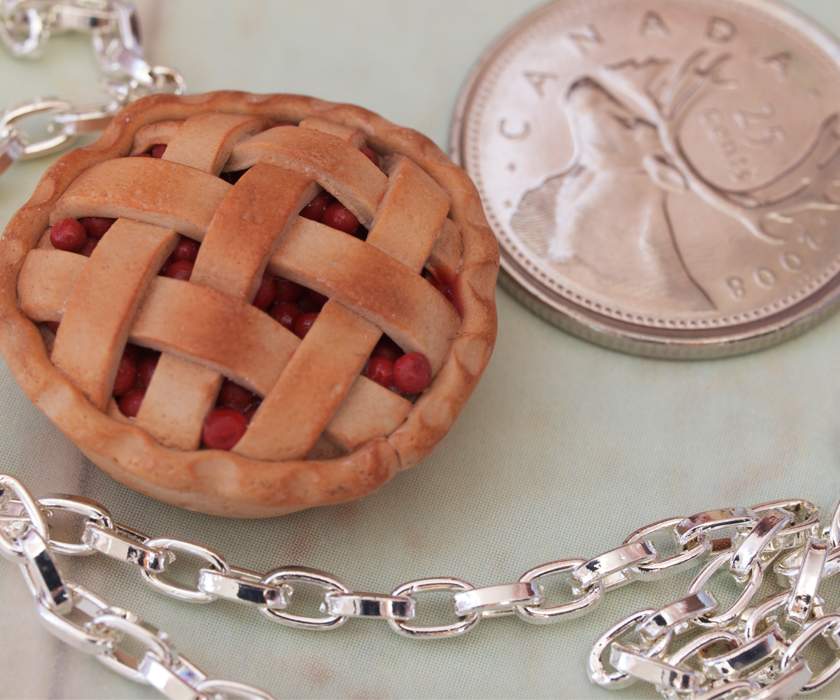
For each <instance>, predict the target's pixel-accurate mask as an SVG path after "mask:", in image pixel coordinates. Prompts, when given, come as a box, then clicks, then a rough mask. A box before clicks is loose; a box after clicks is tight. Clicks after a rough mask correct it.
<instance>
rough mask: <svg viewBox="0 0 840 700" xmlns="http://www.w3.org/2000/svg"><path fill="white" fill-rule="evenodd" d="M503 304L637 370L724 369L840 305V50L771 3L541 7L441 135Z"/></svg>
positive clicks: (495, 49)
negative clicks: (635, 360)
mask: <svg viewBox="0 0 840 700" xmlns="http://www.w3.org/2000/svg"><path fill="white" fill-rule="evenodd" d="M451 148H452V153H453V156H454V157H455V159H456V161H458V162H459V163H460V164H461V165H462V166H463V167H464V168H465V169H466V170H467V172H468V173H469V174H470V175H471V176H472V178H473V180H474V181H475V183H476V184H477V186H478V189H479V192H480V193H481V196H482V199H483V201H484V205H485V208H486V211H487V215H488V219H489V220H490V222H491V225H492V226H493V228H494V229H495V232H496V235H497V237H498V239H499V243H500V247H501V250H502V268H503V279H504V280H505V282H506V285H507V287H508V288H509V289H510V290H511V291H512V292H513V293H514V295H515V296H516V297H517V298H518V299H520V300H521V301H523V302H525V303H526V304H527V305H528V306H529V307H530V308H531V309H532V310H534V311H536V312H537V313H539V314H541V315H542V316H544V317H545V318H547V319H548V320H550V321H552V322H554V323H556V324H557V325H559V326H561V327H562V328H565V329H567V330H570V331H572V332H574V333H576V334H578V335H581V336H583V337H585V338H587V339H589V340H592V341H595V342H598V343H601V344H604V345H607V346H609V347H613V348H617V349H621V350H626V351H630V352H636V353H639V354H643V355H651V356H659V357H674V358H689V357H722V356H726V355H733V354H736V353H740V352H746V351H750V350H756V349H759V348H763V347H767V346H769V345H771V344H773V343H776V342H779V341H780V340H783V339H785V338H788V337H791V336H792V335H794V334H796V333H798V332H801V331H803V330H805V329H806V328H808V327H809V326H811V325H813V324H814V323H816V322H817V321H818V320H821V319H822V318H823V317H825V316H826V315H827V313H829V311H831V310H833V309H832V307H834V306H835V305H836V302H837V300H838V297H840V44H838V42H837V41H836V39H834V38H833V37H831V36H830V35H829V34H828V33H827V32H825V31H824V30H822V29H821V28H819V27H818V26H816V25H815V24H814V23H812V22H811V21H809V20H807V19H806V18H804V17H803V16H801V15H799V14H798V13H796V12H794V11H793V10H791V9H789V8H787V7H785V6H783V5H781V4H779V3H776V2H771V1H770V0H556V1H555V2H551V3H549V4H548V5H545V6H543V7H542V8H540V9H538V10H537V11H535V12H534V13H533V14H531V15H529V16H527V17H525V18H524V19H523V20H521V21H520V22H519V23H518V24H516V25H515V26H514V27H512V28H511V29H510V30H509V31H508V32H507V33H506V34H505V35H504V36H502V37H501V38H500V39H499V40H498V41H497V42H496V43H495V44H494V45H493V46H492V47H491V48H490V49H489V50H488V51H487V53H486V54H485V55H484V56H483V57H482V58H481V59H480V61H479V63H478V64H477V65H476V67H475V68H474V70H473V72H472V74H471V76H470V77H469V79H468V81H467V83H466V84H465V86H464V89H463V92H462V94H461V98H460V100H459V104H458V107H457V109H456V113H455V118H454V121H453V126H452V134H451Z"/></svg>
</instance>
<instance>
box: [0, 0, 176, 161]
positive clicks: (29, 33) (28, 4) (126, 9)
mask: <svg viewBox="0 0 840 700" xmlns="http://www.w3.org/2000/svg"><path fill="white" fill-rule="evenodd" d="M65 32H85V33H88V34H90V35H91V39H92V46H93V50H94V54H95V56H96V59H97V61H98V63H99V67H100V69H101V70H102V73H103V78H102V81H101V83H100V87H101V88H102V90H103V91H104V92H105V93H106V94H107V95H108V101H107V102H106V103H104V104H101V105H88V106H76V105H74V104H73V103H71V102H68V101H66V100H61V99H53V98H49V99H43V98H40V97H36V98H34V99H31V100H28V101H26V102H22V103H21V104H17V105H13V106H12V107H9V108H8V109H5V110H3V111H2V112H0V175H2V174H3V172H4V171H5V170H7V169H8V168H9V167H10V166H11V165H12V164H13V163H14V162H15V161H17V160H26V159H29V158H38V157H40V156H46V155H50V154H52V153H56V152H58V151H61V150H63V149H65V148H67V147H69V146H70V145H71V144H72V142H73V141H74V140H75V139H76V137H77V136H79V135H80V134H84V133H92V132H97V131H102V130H103V129H104V128H105V127H106V126H108V124H109V123H110V122H111V119H112V118H113V116H114V115H115V114H116V113H117V112H118V111H119V110H120V109H122V108H123V107H124V106H125V105H127V104H128V103H129V102H132V101H134V100H136V99H138V98H140V97H143V96H145V95H150V94H154V93H159V92H168V93H174V94H176V95H183V94H184V93H185V92H186V84H185V83H184V79H183V78H182V77H181V74H180V73H178V71H176V70H175V69H174V68H169V67H167V66H155V65H152V64H150V63H149V62H148V61H146V59H145V58H144V57H143V48H142V46H141V43H140V27H139V21H138V18H137V12H136V10H135V8H134V5H133V4H132V3H131V2H123V1H122V0H62V1H61V2H56V1H52V2H50V1H49V0H0V39H2V41H3V43H4V44H5V45H6V48H7V49H9V51H11V53H12V55H13V56H15V57H17V58H31V59H36V58H39V57H40V56H42V55H43V53H44V51H45V49H46V44H47V41H48V40H49V38H50V37H51V36H53V35H55V34H61V33H65ZM39 114H40V115H51V118H50V122H49V126H48V127H47V131H48V135H47V136H46V137H45V138H43V139H41V140H38V141H33V140H32V139H31V138H30V136H29V135H28V133H27V131H26V129H25V128H24V126H23V122H24V121H25V120H26V119H27V118H29V117H32V116H35V115H39Z"/></svg>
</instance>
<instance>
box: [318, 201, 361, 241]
mask: <svg viewBox="0 0 840 700" xmlns="http://www.w3.org/2000/svg"><path fill="white" fill-rule="evenodd" d="M321 223H322V224H324V226H329V227H331V228H336V229H338V230H339V231H344V233H349V234H354V233H356V229H358V228H359V220H358V219H357V218H356V217H355V216H354V215H353V212H351V211H350V210H349V209H348V208H347V207H345V206H344V205H343V204H342V203H341V202H333V203H332V204H330V206H328V207H327V210H326V211H325V212H324V215H323V216H322V217H321Z"/></svg>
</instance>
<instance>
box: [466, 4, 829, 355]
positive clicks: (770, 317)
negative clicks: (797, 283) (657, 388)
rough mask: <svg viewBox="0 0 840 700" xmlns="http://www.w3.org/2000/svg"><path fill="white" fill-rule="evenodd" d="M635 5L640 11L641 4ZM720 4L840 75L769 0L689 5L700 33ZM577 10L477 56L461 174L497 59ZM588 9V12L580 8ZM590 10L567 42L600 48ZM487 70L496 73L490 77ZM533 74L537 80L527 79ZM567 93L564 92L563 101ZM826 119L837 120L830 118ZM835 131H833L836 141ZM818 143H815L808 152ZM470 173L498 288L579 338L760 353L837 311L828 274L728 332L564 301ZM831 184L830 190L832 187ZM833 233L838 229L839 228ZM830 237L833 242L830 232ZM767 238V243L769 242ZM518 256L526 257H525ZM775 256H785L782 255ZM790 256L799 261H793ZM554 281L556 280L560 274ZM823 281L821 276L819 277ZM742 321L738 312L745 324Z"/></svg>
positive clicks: (690, 351)
mask: <svg viewBox="0 0 840 700" xmlns="http://www.w3.org/2000/svg"><path fill="white" fill-rule="evenodd" d="M636 4H637V5H639V4H640V3H636ZM651 4H656V8H655V9H659V8H660V6H663V5H664V6H666V8H668V9H670V8H671V7H673V8H677V9H679V8H680V7H685V6H686V2H681V3H671V4H668V3H662V2H659V3H651ZM724 4H725V5H727V6H731V7H733V8H736V9H738V10H744V11H749V12H752V13H756V14H757V16H758V17H759V19H765V18H764V17H762V16H761V15H766V19H767V21H769V20H772V21H774V22H777V23H782V24H784V26H785V27H786V29H787V30H788V32H789V33H790V34H792V36H793V38H794V39H798V40H799V41H800V42H801V41H803V40H804V42H805V45H806V46H808V48H809V49H810V50H811V51H814V50H816V52H817V54H818V55H820V56H823V57H825V58H828V59H829V61H830V63H831V66H830V68H831V69H833V71H834V72H836V71H838V70H840V44H838V42H837V40H836V39H835V38H834V37H832V36H831V35H830V34H829V33H828V32H826V31H825V30H824V29H822V28H821V27H819V26H818V25H816V24H815V23H814V22H813V21H812V20H810V19H808V18H806V17H804V16H803V15H801V14H799V13H797V12H796V11H794V10H792V9H790V8H787V7H784V6H782V5H780V4H777V3H775V2H770V1H769V0H729V1H728V2H725V3H720V2H717V3H700V2H699V1H698V2H696V3H694V5H693V7H699V6H701V5H703V6H706V7H707V8H709V7H711V10H709V13H710V14H709V16H710V17H712V18H714V19H713V20H712V21H711V22H710V24H709V25H708V27H706V28H705V29H706V30H707V31H709V32H711V31H712V28H713V27H715V26H718V25H715V24H714V22H723V23H724V24H722V25H719V26H725V25H726V20H725V19H720V18H718V17H716V16H715V15H714V14H713V10H714V9H715V7H716V6H718V5H724ZM578 5H579V4H578V3H575V2H573V1H572V0H556V1H555V2H552V3H549V4H548V5H545V6H542V7H539V8H537V9H536V10H534V11H533V12H531V13H530V14H528V15H526V16H524V17H523V18H522V19H521V20H519V21H518V22H517V23H515V24H514V25H513V26H512V27H511V28H510V29H508V30H507V31H506V32H505V33H504V34H503V35H502V36H501V37H500V38H498V39H497V40H496V41H495V42H494V43H493V44H492V45H491V46H490V47H489V48H488V49H487V50H486V51H485V53H484V54H483V55H482V56H481V57H480V59H479V61H478V62H477V63H476V65H475V66H474V68H473V70H472V71H471V73H470V75H469V76H468V78H467V80H466V81H465V84H464V86H463V88H462V91H461V93H460V96H459V100H458V104H457V106H456V110H455V113H454V116H453V121H452V125H451V131H450V151H451V154H452V157H453V159H454V160H455V161H456V162H458V163H459V164H461V165H462V167H464V168H465V169H467V170H468V171H470V170H475V169H476V168H477V160H475V162H476V167H472V166H473V163H471V162H469V161H470V159H469V158H468V151H469V147H468V145H467V141H468V139H469V138H472V139H474V140H477V139H478V136H477V135H476V134H475V133H471V132H468V128H469V124H468V122H469V120H470V119H471V118H474V117H473V114H472V111H473V110H476V111H478V110H482V109H484V108H486V106H487V101H488V100H489V98H487V97H486V96H485V97H484V98H481V95H480V94H481V93H482V92H483V93H489V92H490V91H492V90H493V89H495V87H496V85H495V82H494V81H497V80H499V79H500V78H499V73H500V72H501V70H502V68H503V67H504V66H502V67H500V66H499V63H503V62H504V61H503V59H504V60H508V61H511V62H512V61H513V60H514V58H511V57H510V55H511V54H514V53H516V52H517V51H519V50H520V48H521V46H517V44H518V45H522V44H525V43H526V42H527V41H529V40H531V39H533V37H532V36H530V35H533V34H535V33H536V32H537V31H538V25H539V23H540V22H547V21H551V20H552V19H553V20H554V21H555V23H556V22H557V16H556V15H562V13H563V11H564V10H565V9H566V8H568V7H572V9H574V8H575V7H576V6H578ZM600 5H601V6H602V7H603V6H606V5H609V3H600ZM588 9H589V6H587V10H588ZM597 9H598V8H597V7H596V8H595V10H596V12H594V13H593V14H592V16H591V19H592V23H591V24H587V25H585V27H584V28H583V29H582V30H580V32H582V33H578V34H575V35H574V36H572V32H571V31H569V32H568V35H569V36H572V39H574V40H576V41H578V42H579V41H593V42H595V43H600V42H603V41H604V40H603V39H602V38H601V35H600V34H599V33H598V24H597V20H598V17H597ZM662 15H664V13H663V12H662V11H661V10H659V12H656V11H654V10H649V11H647V12H646V13H644V12H643V13H642V15H641V16H642V17H643V18H644V22H646V23H651V22H653V23H654V24H656V23H660V22H661V23H662V24H660V25H659V27H657V26H654V27H653V28H654V29H657V28H664V27H665V25H664V22H663V20H662ZM666 16H667V15H666ZM644 26H647V25H643V27H644ZM567 29H568V28H567ZM788 38H790V37H788ZM593 45H594V44H593ZM584 53H585V51H584V50H582V51H581V54H584ZM788 57H789V56H788ZM629 62H630V61H629V60H625V64H626V63H629ZM663 63H664V62H663ZM781 68H783V69H786V68H787V66H781ZM494 71H495V73H496V75H491V74H492V73H493V72H494ZM488 75H490V77H488ZM534 76H537V77H536V78H534ZM546 76H548V74H547V73H534V74H531V75H528V76H527V77H528V80H529V81H531V85H532V86H533V87H534V88H535V89H536V90H537V91H538V92H540V93H541V96H542V92H541V91H542V86H543V83H542V82H540V83H539V84H537V83H536V82H535V80H536V81H546V80H549V79H550V78H554V77H555V76H549V77H546ZM585 78H586V79H585V80H581V81H579V82H589V79H588V77H585ZM835 82H836V80H835ZM596 87H599V88H600V86H599V85H596ZM572 89H573V88H569V89H568V92H567V93H566V95H567V96H568V94H569V92H571V90H572ZM605 92H606V91H605ZM610 97H611V96H610ZM615 102H616V103H618V102H619V101H618V100H615ZM643 116H644V115H643ZM833 116H835V117H836V115H833ZM835 124H836V121H835ZM502 128H503V124H500V129H502ZM836 133H837V132H836V127H835V135H836ZM838 138H840V137H838ZM817 145H818V144H817V143H815V145H814V148H816V146H817ZM578 150H579V148H578V144H575V151H578ZM812 150H813V149H812ZM834 155H835V156H836V155H837V154H836V153H835V154H834ZM473 157H474V159H477V156H475V154H473ZM832 158H833V160H832V159H829V161H831V164H832V165H833V164H834V162H836V161H837V158H834V157H833V156H832ZM827 162H828V161H827ZM794 174H795V173H794ZM471 175H473V178H474V180H476V182H477V184H478V186H479V191H480V192H481V195H482V198H483V199H484V200H485V207H486V209H487V210H488V219H489V220H490V221H491V224H493V228H494V231H495V232H496V235H497V238H498V239H499V242H500V246H501V249H502V274H501V275H500V280H501V282H502V286H503V287H504V288H505V289H506V290H508V292H510V293H511V295H512V296H514V298H516V299H517V300H518V301H519V302H521V303H523V305H525V306H526V307H527V308H529V309H530V310H531V311H533V312H534V313H536V314H537V315H539V316H540V317H541V318H543V319H545V320H547V321H549V322H551V323H553V324H554V325H557V326H558V327H560V328H562V329H563V330H566V331H569V332H571V333H573V334H575V335H577V336H579V337H582V338H584V339H585V340H588V341H591V342H594V343H597V344H600V345H603V346H606V347H609V348H611V349H615V350H620V351H624V352H630V353H634V354H639V355H644V356H650V357H661V358H669V359H701V358H716V357H726V356H732V355H736V354H742V353H746V352H751V351H755V350H760V349H763V348H767V347H770V346H772V345H775V344H777V343H780V342H783V341H785V340H787V339H790V338H792V337H794V336H796V335H798V334H800V333H802V332H804V331H805V330H807V329H809V328H811V327H813V326H814V325H816V324H817V323H819V322H821V321H822V320H824V319H825V318H826V317H827V316H829V315H830V314H831V313H833V312H834V311H835V310H836V309H837V308H838V302H840V275H838V274H836V272H835V274H834V275H833V276H832V277H831V278H830V279H828V281H827V282H826V283H824V284H821V285H815V284H813V283H812V284H811V285H809V286H811V287H816V288H815V289H814V290H813V293H810V294H801V293H799V294H798V296H800V298H799V299H798V300H796V299H795V297H796V296H797V294H794V295H791V297H790V298H793V299H794V301H793V303H789V302H788V301H786V303H785V304H784V305H783V307H784V308H783V310H782V311H780V312H778V313H769V314H767V313H766V311H767V309H766V308H765V309H764V313H762V314H759V313H758V312H756V316H759V315H760V316H761V317H760V318H756V319H755V320H745V321H744V322H741V323H737V324H733V325H730V326H729V327H718V328H714V327H712V328H708V327H707V328H705V329H703V328H702V327H700V328H698V325H699V326H702V325H706V324H705V322H702V321H701V322H700V323H699V324H698V323H697V322H695V321H694V320H692V319H688V320H685V319H669V320H668V321H667V322H662V323H661V324H660V325H659V327H656V326H651V325H641V324H637V323H633V322H632V315H631V314H626V315H625V316H626V317H629V318H630V320H629V321H628V320H626V318H624V317H622V314H621V311H620V310H619V311H617V312H616V311H614V310H613V309H604V310H605V311H609V312H611V313H612V315H608V314H605V313H599V311H600V310H601V309H600V307H601V305H599V304H592V303H591V302H588V303H586V304H584V303H582V302H583V299H582V298H581V296H580V295H574V294H572V293H570V290H568V289H566V290H564V291H566V295H565V296H564V295H563V294H560V293H558V292H557V291H555V289H552V288H551V285H548V284H546V283H544V282H542V281H541V279H542V280H545V279H546V273H545V267H543V269H542V270H540V269H539V268H538V267H536V268H535V267H534V266H533V265H532V266H530V267H529V266H528V265H527V264H522V263H521V262H517V259H519V260H520V261H521V260H522V258H523V251H522V250H521V248H522V247H524V246H522V245H521V243H522V242H521V240H520V250H517V247H516V246H515V245H513V246H512V245H511V244H510V240H506V238H511V239H513V238H516V237H515V236H509V234H508V233H507V232H504V231H501V232H500V229H501V228H503V226H502V224H501V223H500V221H499V217H498V216H497V215H496V213H495V211H497V210H498V209H499V207H494V206H492V202H489V201H488V197H489V195H488V192H487V189H486V188H485V187H484V186H483V184H482V182H483V181H482V178H481V177H480V174H479V173H476V172H471ZM477 175H478V176H477ZM831 184H832V185H837V182H834V183H831ZM535 189H539V188H535ZM826 201H829V202H830V203H832V211H834V210H836V209H840V207H838V206H834V204H840V201H838V200H836V199H829V198H828V195H826ZM506 204H508V206H510V203H509V202H506ZM664 208H665V207H664V206H663V209H664ZM494 210H495V211H494ZM666 215H667V214H666ZM837 228H838V230H840V227H837ZM832 232H833V233H834V235H835V237H836V232H834V231H832ZM761 234H762V232H761V231H756V232H755V235H757V236H761ZM672 235H673V232H672ZM768 238H770V237H769V236H768ZM800 238H801V237H800ZM525 252H526V253H527V251H525ZM677 254H678V256H679V251H677ZM782 254H783V255H789V254H787V253H782ZM793 257H794V258H798V256H793ZM834 267H835V268H836V267H837V266H836V265H835V266H834ZM762 269H763V268H762ZM558 276H559V275H558ZM560 277H561V279H562V276H560ZM825 277H826V276H825V275H823V278H825ZM689 279H690V276H689ZM691 281H693V280H691ZM555 287H556V285H555ZM576 302H577V303H576ZM593 307H595V308H593ZM596 309H597V310H596ZM748 315H749V314H743V316H744V317H745V318H746V317H747V316H748ZM637 318H638V317H637ZM649 320H650V319H648V321H649ZM657 323H659V320H657Z"/></svg>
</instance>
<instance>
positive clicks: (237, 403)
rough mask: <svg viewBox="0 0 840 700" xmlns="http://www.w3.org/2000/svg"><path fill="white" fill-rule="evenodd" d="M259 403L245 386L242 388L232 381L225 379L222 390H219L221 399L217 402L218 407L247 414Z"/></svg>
mask: <svg viewBox="0 0 840 700" xmlns="http://www.w3.org/2000/svg"><path fill="white" fill-rule="evenodd" d="M257 401H258V399H257V397H256V395H254V394H252V393H251V392H250V391H248V390H247V389H246V388H245V387H244V386H240V385H239V384H236V383H235V382H232V381H230V379H225V381H223V382H222V388H221V389H220V390H219V398H218V399H217V400H216V405H217V406H224V407H226V408H232V409H233V410H234V411H239V412H240V413H245V411H247V410H248V409H249V408H251V406H253V405H254V403H256V402H257Z"/></svg>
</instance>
